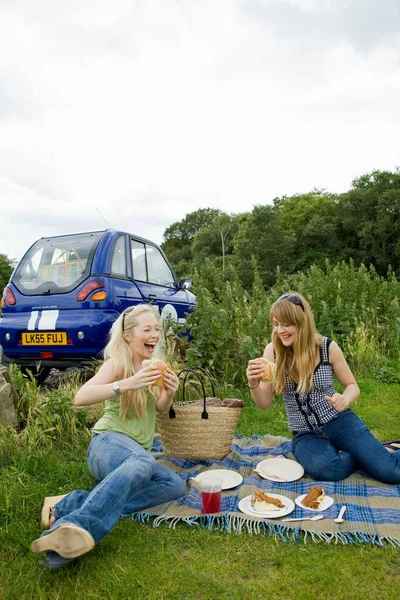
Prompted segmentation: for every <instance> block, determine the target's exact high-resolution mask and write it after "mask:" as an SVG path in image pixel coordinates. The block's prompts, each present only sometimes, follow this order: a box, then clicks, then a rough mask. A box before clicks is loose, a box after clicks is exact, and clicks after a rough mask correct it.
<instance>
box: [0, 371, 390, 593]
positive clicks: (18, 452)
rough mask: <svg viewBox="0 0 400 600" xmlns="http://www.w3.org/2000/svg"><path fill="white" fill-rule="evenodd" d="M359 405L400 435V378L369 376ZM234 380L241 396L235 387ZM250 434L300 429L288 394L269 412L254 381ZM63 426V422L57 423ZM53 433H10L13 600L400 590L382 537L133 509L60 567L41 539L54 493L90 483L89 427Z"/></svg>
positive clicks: (6, 500)
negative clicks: (276, 530) (155, 518)
mask: <svg viewBox="0 0 400 600" xmlns="http://www.w3.org/2000/svg"><path fill="white" fill-rule="evenodd" d="M359 384H360V387H361V390H362V393H361V397H360V399H359V400H358V403H357V404H356V406H355V410H356V412H358V414H359V415H360V416H361V417H362V418H363V419H364V420H365V422H366V423H367V424H368V425H369V427H370V428H371V430H372V431H373V433H374V434H375V435H376V436H377V437H378V438H379V439H381V440H384V439H394V438H398V437H400V386H399V385H389V384H381V383H378V382H377V381H374V380H372V379H359ZM232 394H233V392H232V390H231V391H230V393H229V395H230V397H232ZM235 395H236V396H237V397H242V398H244V399H246V402H247V406H246V408H245V409H244V410H243V412H242V416H241V420H240V422H239V425H238V430H237V432H238V433H241V434H243V435H251V434H266V433H270V434H276V435H278V434H281V435H285V434H288V431H287V427H286V419H285V411H284V406H283V403H282V401H280V400H277V401H276V402H275V403H274V405H273V407H272V408H271V409H270V410H269V411H267V412H262V411H261V410H260V409H258V408H257V407H255V406H254V405H253V404H252V403H251V402H250V397H249V393H248V391H247V390H242V391H240V390H236V391H235ZM46 435H48V436H51V435H54V432H49V433H48V434H46ZM56 438H57V439H54V440H53V441H52V444H51V445H50V443H44V442H43V440H44V438H43V437H40V436H38V437H37V439H35V436H34V435H33V437H32V438H31V439H29V440H28V439H27V438H25V439H24V440H23V439H22V438H21V436H19V437H17V436H15V435H12V434H10V433H6V432H4V431H3V432H2V434H1V435H0V444H1V446H0V457H1V460H0V468H1V471H0V598H1V600H3V598H4V599H7V600H8V599H10V600H11V599H19V600H22V599H25V598H26V599H27V598H42V599H60V600H61V599H65V600H67V599H68V600H70V599H75V598H80V599H82V598H83V599H91V598H93V599H94V598H96V599H97V598H99V599H100V598H102V599H127V598H135V599H149V600H150V599H154V600H161V599H164V600H167V599H168V600H169V599H171V600H172V599H179V600H180V599H182V600H184V599H185V600H186V599H187V600H192V599H193V600H194V599H197V600H214V599H217V598H221V599H230V600H236V599H237V600H242V599H257V600H258V599H260V600H261V599H264V598H275V599H285V600H286V599H287V600H290V599H302V598H304V599H306V598H307V599H308V598H310V597H313V598H315V597H322V598H324V600H333V599H341V598H345V599H363V600H367V599H369V598H374V599H379V600H386V599H388V600H389V599H390V600H391V599H393V600H394V599H396V600H397V598H398V597H399V593H400V551H399V550H395V549H392V548H387V549H383V548H378V547H374V546H371V545H366V546H362V545H352V546H342V545H333V544H332V545H329V544H326V543H323V542H321V543H312V542H310V541H308V542H307V544H303V543H296V542H286V543H283V542H281V541H280V540H279V539H276V538H274V537H264V536H262V535H253V536H250V535H249V534H247V533H243V534H241V535H236V534H225V533H219V532H215V531H206V530H204V529H201V528H200V527H193V528H188V527H187V526H186V525H184V524H178V525H177V526H176V528H175V529H170V528H169V527H168V526H166V525H164V526H163V525H161V526H160V528H158V529H153V528H152V527H151V525H150V524H146V525H141V524H138V523H133V522H132V521H131V520H130V519H124V520H121V521H120V522H119V523H118V525H117V527H116V528H115V529H114V530H113V531H112V532H111V533H110V534H109V535H108V536H107V537H106V538H105V539H104V540H103V541H102V542H101V543H100V544H99V545H98V546H97V547H96V548H95V549H94V550H93V551H92V552H91V553H89V554H88V555H86V556H84V557H82V558H80V559H77V560H76V561H74V562H73V563H72V564H70V565H68V566H67V567H65V568H63V569H59V570H57V571H49V570H48V569H46V568H44V567H43V566H42V565H41V557H40V556H38V555H34V554H32V553H31V552H30V550H29V546H30V543H31V541H32V540H33V539H35V538H36V537H37V536H38V535H39V533H40V530H39V513H40V507H41V503H42V500H43V497H44V496H45V495H54V494H60V493H65V492H67V491H69V490H71V489H73V488H75V489H90V488H91V487H93V485H94V480H93V479H92V477H91V476H90V474H89V472H88V470H87V467H86V462H85V455H86V448H87V444H88V439H89V435H88V433H87V432H86V431H85V430H84V429H79V430H78V431H77V432H76V433H75V434H74V435H71V434H70V433H68V434H67V433H66V434H65V435H64V434H63V433H62V432H61V433H59V432H58V433H57V436H56Z"/></svg>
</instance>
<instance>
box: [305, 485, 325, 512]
mask: <svg viewBox="0 0 400 600" xmlns="http://www.w3.org/2000/svg"><path fill="white" fill-rule="evenodd" d="M324 498H325V492H324V490H323V489H322V487H319V485H315V486H314V487H312V488H311V490H310V491H309V492H308V494H307V496H306V497H305V498H303V501H302V505H303V506H306V507H307V508H313V509H314V510H318V509H319V508H320V506H321V504H322V501H323V499H324Z"/></svg>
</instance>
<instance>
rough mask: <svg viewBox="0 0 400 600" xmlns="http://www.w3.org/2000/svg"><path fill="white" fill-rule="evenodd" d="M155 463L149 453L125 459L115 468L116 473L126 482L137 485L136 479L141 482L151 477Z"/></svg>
mask: <svg viewBox="0 0 400 600" xmlns="http://www.w3.org/2000/svg"><path fill="white" fill-rule="evenodd" d="M155 465H156V460H155V458H154V457H153V456H151V454H149V455H147V456H145V455H144V456H140V457H134V456H133V457H132V458H128V459H127V460H125V461H124V462H123V463H122V464H121V465H120V466H119V467H118V469H117V471H118V475H119V476H120V477H121V478H124V479H126V481H127V483H131V482H132V483H133V484H135V485H137V483H138V480H140V483H141V484H143V483H144V482H145V481H148V480H149V479H151V477H152V475H153V471H154V467H155Z"/></svg>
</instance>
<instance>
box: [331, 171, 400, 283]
mask: <svg viewBox="0 0 400 600" xmlns="http://www.w3.org/2000/svg"><path fill="white" fill-rule="evenodd" d="M352 185H353V189H352V190H350V191H349V192H346V193H345V194H342V195H341V196H340V198H339V210H340V215H341V222H342V225H341V226H342V232H341V238H342V239H341V243H342V245H343V246H344V247H347V248H351V249H352V250H353V256H354V260H355V261H356V263H358V264H360V263H361V262H362V263H364V264H366V265H370V264H373V265H374V266H375V268H376V270H377V271H378V273H379V274H380V275H386V274H387V270H388V267H389V265H391V267H392V268H393V269H394V270H397V269H398V268H399V267H400V242H399V240H400V172H399V171H397V172H396V173H392V172H390V171H373V172H372V173H370V174H366V175H363V176H361V177H359V178H358V179H355V180H354V181H353V183H352Z"/></svg>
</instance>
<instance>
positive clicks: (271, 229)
mask: <svg viewBox="0 0 400 600" xmlns="http://www.w3.org/2000/svg"><path fill="white" fill-rule="evenodd" d="M295 241H296V239H295V236H294V235H293V233H292V232H291V231H288V230H287V229H285V228H284V227H283V226H282V224H281V223H280V222H279V219H278V214H277V210H276V208H275V207H274V206H271V205H260V206H255V207H254V209H253V211H252V212H251V213H250V214H249V215H248V217H247V218H246V219H245V220H244V221H243V222H242V223H241V226H240V228H239V231H238V234H237V236H236V238H235V242H234V243H235V249H234V260H235V264H236V266H237V269H238V273H239V277H240V280H241V281H242V283H243V285H244V286H245V287H246V288H247V289H250V288H251V286H252V284H253V279H254V267H253V256H254V258H255V260H256V262H257V264H258V266H259V271H260V276H261V279H262V281H263V283H264V285H272V284H273V283H274V280H275V271H276V269H277V267H278V266H279V267H281V269H282V271H283V272H288V271H289V270H290V266H291V257H292V256H293V249H294V245H295Z"/></svg>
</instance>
